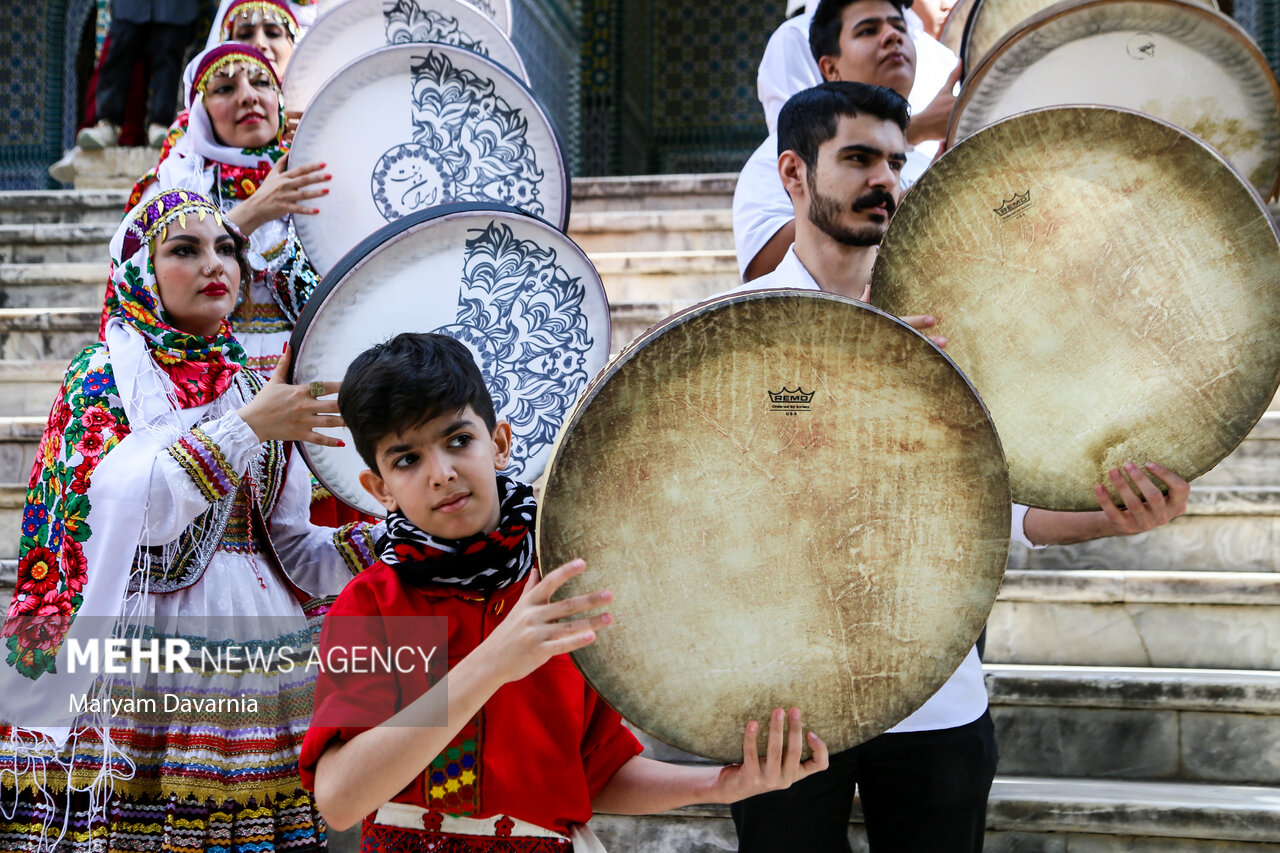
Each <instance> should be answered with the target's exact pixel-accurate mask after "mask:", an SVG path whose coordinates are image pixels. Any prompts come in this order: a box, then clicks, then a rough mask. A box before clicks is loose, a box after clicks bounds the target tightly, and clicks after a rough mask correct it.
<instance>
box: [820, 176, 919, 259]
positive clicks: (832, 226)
mask: <svg viewBox="0 0 1280 853" xmlns="http://www.w3.org/2000/svg"><path fill="white" fill-rule="evenodd" d="M815 183H816V182H815V181H814V179H813V171H812V170H810V172H809V179H808V184H809V199H810V200H809V221H810V222H812V223H813V224H814V225H816V226H818V228H820V229H821V230H822V231H823V232H824V233H826V234H827V235H828V236H829V237H831V239H832V240H835V241H836V242H837V243H843V244H844V245H846V246H879V245H880V241H881V240H882V239H883V238H884V231H885V224H884V223H874V222H873V223H868V224H866V225H860V226H857V227H855V228H850V227H848V226H845V225H841V224H840V214H841V213H843V212H844V208H843V206H842V205H841V203H840V202H839V201H838V200H837V199H834V198H832V197H831V196H828V195H823V194H822V193H820V192H818V188H817V187H816V186H815ZM880 205H884V209H885V211H886V212H887V213H888V215H889V216H893V211H894V208H895V207H897V205H896V204H895V203H894V201H893V196H892V195H890V194H889V193H888V192H886V191H885V190H872V191H871V192H869V193H866V194H865V195H861V196H859V197H858V199H857V201H855V202H854V203H853V209H854V210H865V209H867V208H869V207H879V206H880ZM887 221H888V220H887V218H886V223H887Z"/></svg>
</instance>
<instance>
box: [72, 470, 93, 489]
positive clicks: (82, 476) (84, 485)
mask: <svg viewBox="0 0 1280 853" xmlns="http://www.w3.org/2000/svg"><path fill="white" fill-rule="evenodd" d="M75 470H76V473H75V477H73V478H72V480H71V491H73V492H75V493H76V494H77V495H83V494H85V493H86V492H88V491H89V476H90V475H91V474H93V469H92V468H90V467H89V466H88V465H81V466H80V467H79V468H77V469H75Z"/></svg>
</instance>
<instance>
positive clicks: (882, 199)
mask: <svg viewBox="0 0 1280 853" xmlns="http://www.w3.org/2000/svg"><path fill="white" fill-rule="evenodd" d="M881 206H883V207H884V209H885V212H886V213H888V214H889V215H890V216H893V212H894V210H896V209H897V207H898V205H897V202H895V201H894V200H893V196H892V195H890V194H889V193H888V191H886V190H880V189H876V190H872V191H871V192H869V193H866V194H865V195H861V196H858V198H857V200H856V201H854V203H853V209H854V210H855V211H862V210H866V209H867V208H869V207H881Z"/></svg>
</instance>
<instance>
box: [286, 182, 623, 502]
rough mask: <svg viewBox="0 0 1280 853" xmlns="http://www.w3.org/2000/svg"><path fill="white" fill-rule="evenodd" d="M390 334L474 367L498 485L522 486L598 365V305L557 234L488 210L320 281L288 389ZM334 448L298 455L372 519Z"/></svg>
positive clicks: (351, 457) (408, 225)
mask: <svg viewBox="0 0 1280 853" xmlns="http://www.w3.org/2000/svg"><path fill="white" fill-rule="evenodd" d="M401 332H441V333H443V334H446V335H450V336H451V337H454V338H457V339H459V340H461V341H462V342H463V343H465V344H466V345H467V347H468V348H469V349H470V350H471V352H472V355H473V356H475V357H476V363H477V364H478V365H479V367H480V372H481V373H482V374H484V377H485V384H486V386H487V387H488V389H489V393H490V395H491V396H492V397H493V403H494V408H495V410H496V411H497V414H498V417H499V418H500V419H505V420H507V421H509V422H510V423H511V432H512V436H513V441H512V457H511V463H510V465H509V466H508V467H507V469H506V470H505V471H504V473H506V474H508V475H510V476H512V477H514V478H516V479H518V480H522V481H524V482H532V481H533V480H535V479H537V477H538V476H539V475H540V474H541V473H542V469H543V467H544V466H545V464H546V460H547V457H548V456H549V455H550V453H551V446H552V443H553V442H554V440H555V437H556V433H557V432H558V431H559V429H560V425H561V423H563V421H564V418H565V417H566V416H567V415H568V413H569V410H570V409H571V408H572V407H573V404H574V403H576V402H577V400H578V396H579V395H580V394H581V393H582V392H583V390H584V389H585V388H586V387H587V382H588V380H590V378H591V377H592V376H594V375H595V374H596V372H597V371H598V370H599V369H600V368H601V367H603V366H604V364H605V362H606V361H608V358H609V304H608V302H607V301H606V299H605V293H604V285H603V284H602V283H601V281H600V277H599V275H598V274H597V273H596V270H595V267H593V266H592V265H591V262H590V261H589V260H588V259H587V256H586V255H585V254H583V253H582V250H581V249H579V248H578V247H577V245H575V244H574V243H573V241H572V240H570V239H569V238H568V237H566V236H565V235H564V234H563V233H561V232H560V231H558V230H557V229H555V228H553V227H552V226H551V225H548V224H547V223H545V222H543V221H541V220H539V219H535V218H534V217H532V216H527V215H525V214H522V213H520V212H518V211H515V210H511V209H510V208H504V207H501V206H499V205H493V204H490V205H447V206H445V207H442V208H439V209H436V210H433V211H426V212H423V213H417V214H413V215H411V216H408V217H406V218H405V219H402V220H400V221H399V222H397V223H395V224H393V225H389V226H387V227H386V228H384V229H382V230H381V231H379V232H377V233H375V234H373V235H372V236H371V237H369V239H367V240H366V241H365V242H364V243H362V244H361V245H360V246H358V247H356V249H355V250H354V251H352V252H351V253H350V254H349V255H348V256H347V257H345V258H343V259H342V262H341V263H340V264H339V265H338V266H337V267H335V268H334V270H333V272H332V273H330V274H329V275H328V276H326V277H325V279H324V281H322V282H321V283H320V286H319V287H318V288H317V289H316V292H315V294H314V295H312V297H311V299H310V300H309V301H308V302H307V307H306V309H305V310H304V311H303V313H302V316H301V317H300V318H299V321H298V325H297V327H296V328H295V329H294V332H293V338H292V340H291V344H290V345H291V349H292V351H293V353H294V361H293V370H292V373H293V381H294V382H296V383H306V382H310V381H312V380H315V379H320V380H324V381H339V380H341V379H342V378H343V376H344V375H345V373H346V370H347V366H348V365H350V363H351V361H352V360H353V359H354V358H355V357H356V356H357V355H359V354H360V353H361V352H363V351H364V350H366V349H368V348H369V347H371V346H373V345H374V344H378V343H381V342H383V341H387V340H390V339H391V338H393V337H395V336H396V335H397V334H399V333H401ZM327 432H329V433H330V434H332V435H336V436H338V437H340V438H342V439H343V440H344V441H346V442H347V446H346V447H321V446H319V445H315V444H307V443H302V442H300V443H299V444H298V446H299V447H300V448H301V449H302V452H303V455H304V457H305V459H306V461H307V466H308V467H309V468H311V471H312V473H314V474H315V475H316V479H318V480H319V481H320V483H321V485H323V486H324V487H325V488H326V489H328V490H329V491H330V492H332V493H333V494H334V495H336V496H337V497H338V498H339V499H341V500H342V501H344V502H345V503H347V504H349V505H350V506H353V507H355V508H356V509H358V510H361V511H362V512H366V513H369V514H370V515H382V514H383V512H384V511H383V509H382V508H381V507H380V506H379V505H378V503H377V502H376V501H374V500H373V498H372V497H371V496H370V495H369V494H368V493H367V492H365V490H364V488H363V487H362V486H361V485H360V482H359V476H360V472H361V471H362V470H363V469H364V468H365V467H367V466H366V465H365V464H364V462H363V460H362V459H361V458H360V455H359V454H358V453H357V452H356V449H355V445H354V443H353V442H352V441H351V436H350V433H349V432H347V430H345V429H342V430H329V431H327Z"/></svg>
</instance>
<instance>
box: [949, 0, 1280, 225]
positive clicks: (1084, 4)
mask: <svg viewBox="0 0 1280 853" xmlns="http://www.w3.org/2000/svg"><path fill="white" fill-rule="evenodd" d="M1126 1H1127V2H1135V3H1154V4H1157V5H1164V6H1170V7H1181V8H1183V9H1185V10H1186V11H1187V12H1188V13H1190V14H1195V15H1200V16H1201V17H1204V18H1208V19H1210V20H1211V21H1212V23H1214V24H1216V25H1218V26H1220V27H1221V28H1223V29H1225V30H1227V31H1228V32H1231V33H1232V34H1233V35H1235V36H1236V37H1237V40H1238V41H1239V42H1240V43H1241V44H1242V45H1243V46H1244V47H1245V49H1246V52H1247V53H1249V55H1250V56H1251V57H1252V59H1253V60H1254V62H1255V63H1256V64H1257V65H1258V67H1259V68H1261V69H1262V71H1263V75H1262V76H1263V78H1264V79H1265V80H1266V81H1267V84H1268V88H1269V90H1270V92H1271V100H1272V102H1273V103H1274V104H1275V107H1276V112H1277V113H1278V114H1280V81H1277V79H1276V75H1275V72H1274V71H1272V70H1271V66H1270V64H1268V62H1267V58H1266V56H1264V55H1263V53H1262V50H1261V49H1260V48H1259V47H1258V45H1257V44H1256V43H1255V42H1254V40H1253V39H1252V38H1251V37H1250V36H1249V33H1248V31H1246V30H1245V28H1244V27H1242V26H1240V25H1239V24H1238V23H1236V22H1235V21H1234V20H1233V19H1232V18H1231V17H1230V16H1228V15H1224V14H1223V13H1222V12H1220V11H1218V10H1216V9H1211V8H1209V7H1208V6H1205V5H1204V4H1203V3H1199V2H1196V0H1126ZM983 2H984V0H977V5H976V6H975V7H974V12H975V13H976V12H977V8H978V6H981V5H982V3H983ZM1114 2H1115V0H1064V2H1061V3H1055V4H1054V5H1052V6H1050V7H1049V8H1047V9H1043V10H1041V11H1039V12H1037V13H1036V14H1034V15H1032V16H1031V17H1029V18H1027V19H1026V20H1024V21H1023V22H1022V24H1021V25H1020V26H1018V27H1015V28H1014V29H1012V30H1010V31H1009V32H1007V33H1005V34H1004V35H1003V36H1002V37H1001V38H1000V40H999V41H997V42H996V43H995V44H994V45H993V46H992V47H991V50H989V51H987V53H986V55H985V56H983V58H982V61H981V62H979V63H978V64H977V65H976V66H975V67H974V69H973V71H971V72H970V73H969V74H967V75H965V80H964V85H963V86H961V88H960V95H959V96H958V97H957V98H956V103H955V106H954V107H953V108H952V110H951V118H950V120H949V121H948V122H947V135H946V139H945V144H946V147H947V150H950V149H951V147H952V146H953V145H956V144H957V143H956V138H955V137H956V132H957V130H958V129H959V119H960V116H961V114H962V113H963V112H964V109H965V107H966V106H968V104H969V102H970V101H972V100H973V98H974V93H975V91H976V90H977V86H976V84H977V83H979V82H981V80H982V79H983V78H984V77H985V76H986V75H987V74H988V73H990V72H991V69H992V68H994V67H995V65H996V63H997V62H999V61H1000V60H1001V59H1003V58H1004V57H1005V56H1006V55H1007V54H1008V53H1009V52H1010V51H1011V50H1012V49H1013V48H1014V46H1015V45H1017V44H1020V43H1021V41H1022V39H1023V38H1024V37H1025V38H1029V37H1031V35H1032V34H1033V33H1034V32H1035V31H1036V30H1038V29H1040V28H1041V27H1043V26H1046V25H1048V24H1050V23H1052V22H1054V21H1056V20H1058V19H1059V18H1063V17H1066V16H1069V15H1072V14H1075V12H1076V11H1077V10H1080V9H1090V8H1097V7H1100V6H1111V5H1113V4H1114ZM1053 106H1074V105H1072V104H1052V105H1049V106H1048V107H1036V108H1035V109H1033V110H1024V111H1023V112H1024V113H1025V112H1034V111H1035V110H1039V109H1049V108H1051V107H1053ZM1081 106H1084V105H1083V104H1082V105H1081ZM1094 106H1099V107H1108V108H1111V109H1117V110H1127V111H1129V112H1136V113H1139V114H1140V115H1145V116H1148V117H1149V118H1152V119H1155V120H1157V121H1161V122H1164V123H1165V124H1171V125H1172V126H1173V127H1175V128H1178V129H1179V130H1182V131H1183V132H1184V133H1187V134H1189V135H1190V136H1195V134H1194V133H1191V132H1190V131H1188V130H1186V128H1182V127H1179V126H1178V125H1176V124H1173V123H1172V122H1170V121H1168V120H1167V119H1163V118H1160V117H1159V116H1154V115H1151V114H1150V113H1144V112H1142V111H1141V110H1135V109H1133V108H1131V107H1121V106H1116V105H1113V104H1094ZM1015 115H1021V113H1015ZM1012 117H1013V116H1012V115H1011V116H1007V117H1006V118H1012ZM992 124H995V122H993V123H992ZM987 127H991V125H990V124H988V125H986V126H985V127H983V128H981V129H980V130H979V131H975V132H974V133H972V134H970V135H969V136H966V137H965V139H969V138H970V137H972V136H976V135H977V133H979V132H981V130H985V129H986V128H987ZM1197 138H1198V137H1197ZM961 141H964V140H961ZM1201 141H1203V140H1201ZM1209 147H1210V148H1211V149H1213V150H1214V151H1215V153H1216V152H1217V149H1216V148H1214V147H1213V146H1212V145H1210V146H1209ZM1228 165H1231V164H1228ZM1233 168H1234V167H1233ZM1234 171H1235V172H1236V173H1237V174H1238V175H1240V176H1241V179H1242V180H1244V182H1245V183H1246V184H1248V185H1249V186H1251V187H1254V184H1253V182H1252V181H1250V180H1249V179H1248V178H1245V177H1244V176H1243V174H1242V173H1240V170H1239V169H1234ZM1254 189H1258V188H1257V187H1254ZM1258 192H1259V194H1261V192H1262V190H1261V189H1258ZM1277 197H1280V168H1277V169H1276V174H1275V176H1274V178H1273V179H1272V182H1271V187H1270V189H1269V191H1268V195H1267V197H1266V199H1264V201H1265V200H1270V199H1275V198H1277Z"/></svg>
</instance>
